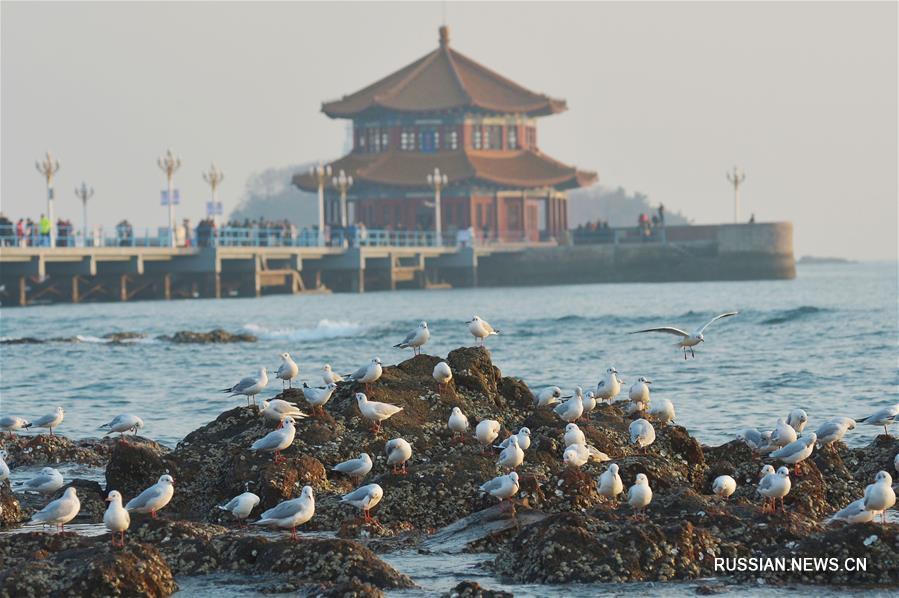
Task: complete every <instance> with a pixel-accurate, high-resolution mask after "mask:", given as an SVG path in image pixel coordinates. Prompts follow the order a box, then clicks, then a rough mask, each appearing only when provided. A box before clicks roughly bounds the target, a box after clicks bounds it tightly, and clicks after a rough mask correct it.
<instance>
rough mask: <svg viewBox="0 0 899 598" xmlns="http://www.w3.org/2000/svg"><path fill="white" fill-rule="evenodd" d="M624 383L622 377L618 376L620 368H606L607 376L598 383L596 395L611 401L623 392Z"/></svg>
mask: <svg viewBox="0 0 899 598" xmlns="http://www.w3.org/2000/svg"><path fill="white" fill-rule="evenodd" d="M622 384H623V382H622V381H621V378H619V377H618V370H616V369H615V368H609V369H607V370H606V375H605V377H604V378H603V379H602V380H600V381H599V382H598V383H597V384H596V397H597V398H598V399H601V400H603V401H608V402H609V403H611V402H612V401H614V400H615V397H617V396H618V393H620V392H621V385H622Z"/></svg>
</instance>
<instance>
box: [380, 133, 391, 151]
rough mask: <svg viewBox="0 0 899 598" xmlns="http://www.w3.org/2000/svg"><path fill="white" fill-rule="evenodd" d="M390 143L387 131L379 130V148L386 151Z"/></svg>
mask: <svg viewBox="0 0 899 598" xmlns="http://www.w3.org/2000/svg"><path fill="white" fill-rule="evenodd" d="M389 145H390V135H389V134H388V133H387V130H386V129H382V130H381V149H382V150H384V151H386V150H387V147H388V146H389Z"/></svg>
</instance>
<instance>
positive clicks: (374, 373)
mask: <svg viewBox="0 0 899 598" xmlns="http://www.w3.org/2000/svg"><path fill="white" fill-rule="evenodd" d="M383 372H384V370H383V368H382V367H381V359H380V358H378V357H374V358H372V360H371V363H369V364H368V365H364V366H362V367H361V368H359V369H358V370H356V371H355V372H353V373H352V374H347V376H346V379H347V380H348V381H352V382H361V383H362V384H364V385H365V392H371V384H372V383H373V382H377V381H378V379H379V378H380V377H381V374H382V373H383Z"/></svg>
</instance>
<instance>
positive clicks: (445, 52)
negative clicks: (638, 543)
mask: <svg viewBox="0 0 899 598" xmlns="http://www.w3.org/2000/svg"><path fill="white" fill-rule="evenodd" d="M455 108H469V109H481V110H485V111H488V112H499V113H517V114H528V115H531V116H540V115H546V114H553V113H555V112H562V111H563V110H565V109H566V105H565V100H557V99H553V98H550V97H549V96H546V95H543V94H539V93H535V92H533V91H530V90H529V89H525V88H524V87H522V86H520V85H518V84H517V83H514V82H513V81H510V80H509V79H506V78H505V77H503V76H502V75H499V74H497V73H495V72H494V71H491V70H490V69H488V68H487V67H485V66H483V65H481V64H479V63H477V62H475V61H474V60H472V59H470V58H468V57H466V56H464V55H462V54H460V53H459V52H456V51H455V50H453V49H452V48H450V46H449V33H448V29H447V28H446V27H441V28H440V46H439V47H438V48H437V49H436V50H434V51H433V52H431V53H430V54H427V55H426V56H423V57H422V58H419V59H418V60H416V61H415V62H413V63H412V64H409V65H408V66H405V67H403V68H401V69H400V70H398V71H396V72H395V73H393V74H391V75H388V76H386V77H384V78H383V79H381V80H379V81H376V82H375V83H372V84H371V85H369V86H368V87H365V88H364V89H361V90H359V91H357V92H356V93H353V94H350V95H348V96H344V97H343V98H342V99H340V100H335V101H333V102H325V103H324V104H322V112H324V113H325V114H327V115H328V116H330V117H332V118H350V117H353V116H356V115H358V114H361V113H363V112H366V111H368V110H377V109H384V110H392V111H396V112H439V111H444V110H451V109H455Z"/></svg>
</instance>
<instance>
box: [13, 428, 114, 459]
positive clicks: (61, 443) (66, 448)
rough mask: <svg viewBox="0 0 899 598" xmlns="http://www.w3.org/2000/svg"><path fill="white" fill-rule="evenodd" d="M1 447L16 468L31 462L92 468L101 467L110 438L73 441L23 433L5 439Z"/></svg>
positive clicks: (57, 436) (107, 451) (58, 436)
mask: <svg viewBox="0 0 899 598" xmlns="http://www.w3.org/2000/svg"><path fill="white" fill-rule="evenodd" d="M4 443H5V444H4V448H5V449H6V451H7V452H8V453H9V458H8V459H7V461H8V462H9V463H11V464H15V467H28V466H31V465H49V466H51V467H52V466H53V465H58V464H59V463H80V464H82V465H89V466H91V467H103V466H104V465H106V462H107V461H108V459H109V453H110V450H111V447H112V443H113V440H112V439H105V440H96V439H85V440H77V441H72V440H69V439H68V438H66V437H65V436H60V435H58V434H54V435H53V436H50V434H37V435H35V436H26V435H23V434H17V435H13V436H12V437H7V438H4Z"/></svg>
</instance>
